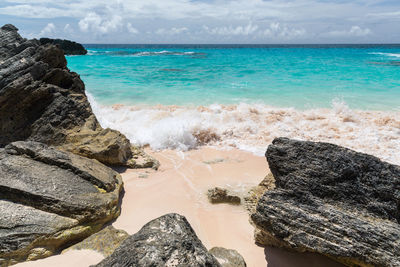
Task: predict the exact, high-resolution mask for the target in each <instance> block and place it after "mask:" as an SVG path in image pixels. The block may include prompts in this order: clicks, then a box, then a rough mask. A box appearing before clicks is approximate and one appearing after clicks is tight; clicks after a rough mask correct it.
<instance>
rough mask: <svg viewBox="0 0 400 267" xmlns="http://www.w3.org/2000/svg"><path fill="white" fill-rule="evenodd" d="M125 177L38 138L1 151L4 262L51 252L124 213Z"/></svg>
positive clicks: (0, 247)
mask: <svg viewBox="0 0 400 267" xmlns="http://www.w3.org/2000/svg"><path fill="white" fill-rule="evenodd" d="M121 190H122V179H121V176H120V175H119V174H118V173H116V172H115V171H113V170H112V169H110V168H108V167H106V166H104V165H103V164H101V163H99V162H98V161H96V160H92V159H88V158H85V157H81V156H77V155H75V154H72V153H68V152H62V151H59V150H56V149H54V148H50V147H48V146H46V145H44V144H42V143H37V142H22V141H19V142H13V143H11V144H9V145H7V146H6V147H5V148H4V149H0V196H1V199H0V214H1V216H0V266H8V265H11V264H15V263H17V262H21V261H26V260H34V259H39V258H43V257H47V256H50V255H52V254H53V253H54V252H56V251H58V250H59V249H61V248H62V247H63V246H65V245H67V244H70V243H71V242H74V241H75V240H80V239H83V238H85V237H87V236H89V235H90V234H92V233H94V232H96V231H98V230H99V229H100V228H101V227H102V226H103V225H104V224H105V223H106V222H108V221H110V220H112V219H114V218H115V217H117V216H118V215H119V212H120V210H119V206H118V202H119V197H120V192H121Z"/></svg>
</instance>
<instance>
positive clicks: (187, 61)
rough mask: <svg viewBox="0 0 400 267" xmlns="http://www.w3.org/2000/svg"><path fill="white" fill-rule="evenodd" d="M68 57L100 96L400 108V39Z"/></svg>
mask: <svg viewBox="0 0 400 267" xmlns="http://www.w3.org/2000/svg"><path fill="white" fill-rule="evenodd" d="M87 48H88V50H89V54H88V55H85V56H71V57H68V66H69V67H70V68H71V69H72V70H74V71H76V72H78V73H79V74H81V76H82V79H83V80H84V82H85V84H86V86H87V90H88V92H89V93H91V94H92V95H93V96H94V97H95V98H96V100H97V101H98V102H99V103H101V104H108V105H109V104H116V103H122V104H127V105H136V104H149V105H155V104H162V105H195V106H197V105H210V104H239V103H242V102H244V103H255V102H256V103H259V104H265V105H268V106H275V107H295V108H301V109H309V108H321V107H323V108H328V107H330V105H331V102H332V100H334V99H340V100H342V101H344V102H346V103H347V104H348V105H349V107H350V108H355V109H368V110H371V109H374V110H389V109H390V110H399V108H400V104H399V103H400V66H398V64H395V63H396V62H398V61H399V58H400V45H398V46H396V45H386V46H384V45H375V46H371V45H352V46H341V45H336V46H335V45H328V46H321V45H310V46H262V45H259V46H257V45H255V46H234V45H230V46H229V45H228V46H223V45H222V46H221V45H220V46H207V45H159V46H157V45H87Z"/></svg>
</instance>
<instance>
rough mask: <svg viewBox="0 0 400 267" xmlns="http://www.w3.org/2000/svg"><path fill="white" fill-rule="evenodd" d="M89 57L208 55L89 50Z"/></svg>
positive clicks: (174, 52) (197, 54) (203, 54)
mask: <svg viewBox="0 0 400 267" xmlns="http://www.w3.org/2000/svg"><path fill="white" fill-rule="evenodd" d="M88 55H110V56H112V55H115V56H137V57H141V56H206V53H200V52H192V51H187V52H179V51H166V50H164V51H141V52H138V51H123V50H117V51H96V50H88Z"/></svg>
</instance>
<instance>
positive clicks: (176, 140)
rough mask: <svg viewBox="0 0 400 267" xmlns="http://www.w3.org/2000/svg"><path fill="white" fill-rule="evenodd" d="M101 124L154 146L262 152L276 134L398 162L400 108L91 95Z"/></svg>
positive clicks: (338, 102) (334, 103)
mask: <svg viewBox="0 0 400 267" xmlns="http://www.w3.org/2000/svg"><path fill="white" fill-rule="evenodd" d="M89 101H90V103H91V104H92V107H93V111H94V113H95V114H96V116H97V118H98V119H99V121H100V124H101V125H102V126H103V127H110V128H113V129H117V130H119V131H121V132H122V133H124V134H125V135H126V136H127V137H128V138H129V139H130V140H131V142H132V143H134V144H137V145H150V147H151V148H152V149H154V150H162V149H178V150H183V151H186V150H189V149H193V148H196V147H198V146H199V145H204V144H207V145H218V146H219V147H223V148H231V147H236V148H239V149H242V150H246V151H251V152H253V153H255V154H257V155H263V154H264V153H265V150H266V147H267V146H268V145H269V144H270V143H271V141H272V140H273V139H274V138H275V137H281V136H285V137H289V138H295V139H299V140H310V141H323V142H330V143H334V144H338V145H341V146H345V147H349V148H352V149H354V150H357V151H360V152H364V153H368V154H372V155H375V156H377V157H379V158H381V159H383V160H386V161H388V162H391V163H394V164H400V154H399V153H398V148H399V147H400V112H397V111H363V110H351V109H349V107H348V106H347V105H346V104H345V103H343V102H340V101H334V102H333V103H332V108H330V109H309V110H296V109H293V108H274V107H268V106H266V105H262V104H252V105H250V104H239V105H219V104H215V105H210V106H197V107H185V106H162V105H158V106H124V105H113V106H100V105H99V104H97V103H96V102H95V101H94V99H93V97H91V96H89Z"/></svg>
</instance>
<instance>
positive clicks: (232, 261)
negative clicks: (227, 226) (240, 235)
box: [209, 247, 247, 267]
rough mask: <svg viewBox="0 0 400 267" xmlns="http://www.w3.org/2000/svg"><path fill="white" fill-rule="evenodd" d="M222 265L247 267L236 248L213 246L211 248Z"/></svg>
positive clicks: (224, 266)
mask: <svg viewBox="0 0 400 267" xmlns="http://www.w3.org/2000/svg"><path fill="white" fill-rule="evenodd" d="M209 252H210V253H211V255H213V256H214V257H215V258H216V259H217V260H218V262H219V263H220V264H221V266H222V267H246V266H247V265H246V262H245V261H244V259H243V257H242V255H240V254H239V252H237V251H236V250H234V249H226V248H221V247H213V248H212V249H210V250H209Z"/></svg>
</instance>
